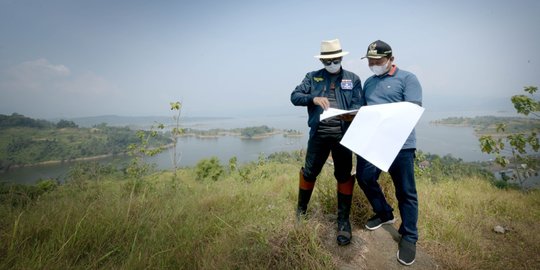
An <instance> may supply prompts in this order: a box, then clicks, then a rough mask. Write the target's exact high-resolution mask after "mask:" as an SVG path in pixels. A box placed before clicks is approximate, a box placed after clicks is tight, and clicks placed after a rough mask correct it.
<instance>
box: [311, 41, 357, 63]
mask: <svg viewBox="0 0 540 270" xmlns="http://www.w3.org/2000/svg"><path fill="white" fill-rule="evenodd" d="M347 54H349V52H344V51H342V50H341V43H339V39H337V38H336V39H332V40H323V41H322V42H321V54H320V55H315V57H316V58H319V59H329V58H337V57H342V56H344V55H347Z"/></svg>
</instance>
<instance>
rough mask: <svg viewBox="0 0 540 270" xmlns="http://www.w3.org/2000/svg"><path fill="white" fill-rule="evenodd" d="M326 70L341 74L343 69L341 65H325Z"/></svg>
mask: <svg viewBox="0 0 540 270" xmlns="http://www.w3.org/2000/svg"><path fill="white" fill-rule="evenodd" d="M324 68H325V69H326V71H328V72H330V73H332V74H334V73H338V72H339V69H340V68H341V63H339V64H334V63H332V64H330V65H327V66H326V65H325V66H324Z"/></svg>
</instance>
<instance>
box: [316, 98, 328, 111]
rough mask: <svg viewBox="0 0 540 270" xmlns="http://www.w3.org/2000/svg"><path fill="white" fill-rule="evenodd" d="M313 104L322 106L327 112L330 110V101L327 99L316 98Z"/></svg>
mask: <svg viewBox="0 0 540 270" xmlns="http://www.w3.org/2000/svg"><path fill="white" fill-rule="evenodd" d="M313 104H315V105H319V106H321V107H322V108H323V109H324V110H325V111H326V110H327V109H328V108H330V101H328V99H327V98H325V97H315V98H314V99H313Z"/></svg>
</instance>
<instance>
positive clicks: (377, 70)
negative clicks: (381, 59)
mask: <svg viewBox="0 0 540 270" xmlns="http://www.w3.org/2000/svg"><path fill="white" fill-rule="evenodd" d="M369 69H371V71H372V72H373V73H375V75H377V76H379V75H382V74H384V73H386V70H387V69H388V62H386V63H385V64H383V65H381V66H376V65H373V66H369Z"/></svg>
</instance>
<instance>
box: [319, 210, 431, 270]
mask: <svg viewBox="0 0 540 270" xmlns="http://www.w3.org/2000/svg"><path fill="white" fill-rule="evenodd" d="M323 235H325V236H324V239H323V243H324V245H325V247H326V248H327V249H328V250H329V251H330V252H331V253H332V254H333V257H334V259H335V261H336V264H337V265H338V266H339V269H342V270H349V269H377V270H378V269H384V270H386V269H390V270H393V269H411V270H412V269H422V270H424V269H426V270H427V269H429V270H432V269H440V267H439V265H438V264H437V263H436V262H435V260H433V259H432V258H431V257H430V256H429V255H428V254H426V253H424V252H423V251H422V249H421V247H417V250H416V261H415V263H414V264H413V265H411V266H404V265H402V264H400V263H399V262H398V261H397V258H396V253H397V248H398V241H399V233H398V232H397V230H396V229H395V228H394V227H393V226H392V225H384V226H382V227H381V228H379V229H378V230H375V231H369V230H366V229H363V228H362V227H361V226H360V225H358V224H353V238H352V240H351V244H350V245H348V246H345V247H341V246H338V245H337V243H336V229H335V224H334V223H333V222H332V221H331V220H330V219H327V220H326V221H325V222H324V231H323Z"/></svg>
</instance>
